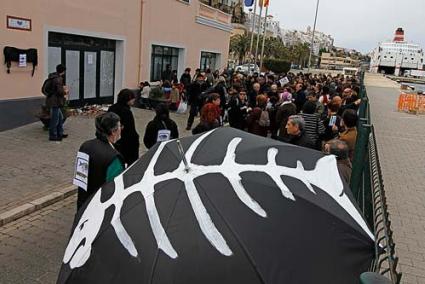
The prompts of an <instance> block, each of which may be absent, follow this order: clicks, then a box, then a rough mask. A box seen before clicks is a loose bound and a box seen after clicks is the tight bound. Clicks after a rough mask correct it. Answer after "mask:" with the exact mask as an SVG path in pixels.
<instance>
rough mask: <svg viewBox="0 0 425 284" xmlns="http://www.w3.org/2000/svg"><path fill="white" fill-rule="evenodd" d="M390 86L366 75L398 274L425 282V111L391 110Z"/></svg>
mask: <svg viewBox="0 0 425 284" xmlns="http://www.w3.org/2000/svg"><path fill="white" fill-rule="evenodd" d="M394 86H397V85H394V84H393V83H392V82H388V80H387V79H385V78H383V77H382V76H380V75H371V74H368V75H367V76H366V88H367V92H368V96H369V100H370V104H371V118H372V123H373V124H374V126H375V132H376V136H377V143H378V154H379V158H380V162H381V167H382V173H383V179H384V185H385V192H386V197H387V202H388V205H389V212H390V219H391V220H392V228H393V230H394V240H395V243H396V253H397V255H398V256H399V257H400V270H401V271H402V272H403V274H404V276H406V278H404V276H403V279H404V280H406V281H407V280H408V281H409V282H410V281H411V282H412V283H415V281H416V282H417V283H425V262H424V259H425V187H424V186H423V182H424V180H425V171H424V167H423V165H425V132H424V131H423V129H425V116H416V115H411V114H407V113H402V112H397V109H396V106H397V101H398V96H399V94H400V91H399V89H397V88H396V87H394ZM402 283H404V282H403V281H402Z"/></svg>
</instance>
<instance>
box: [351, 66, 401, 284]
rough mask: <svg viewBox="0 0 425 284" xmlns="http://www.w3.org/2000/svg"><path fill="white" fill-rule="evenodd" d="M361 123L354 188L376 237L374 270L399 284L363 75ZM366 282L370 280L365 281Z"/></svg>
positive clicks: (355, 159) (353, 190)
mask: <svg viewBox="0 0 425 284" xmlns="http://www.w3.org/2000/svg"><path fill="white" fill-rule="evenodd" d="M360 98H361V99H362V103H361V105H360V108H359V123H358V125H357V142H356V149H355V157H354V161H353V170H352V175H351V183H350V187H351V190H352V192H353V195H354V197H355V199H356V201H357V203H358V205H359V207H360V210H361V211H362V213H363V215H364V217H365V219H366V220H367V222H368V223H369V226H370V227H371V228H372V230H373V233H374V236H375V257H374V260H373V263H372V267H371V271H372V272H375V273H378V274H380V275H381V276H385V277H387V278H389V279H391V282H392V283H395V284H398V283H400V280H401V273H398V272H397V264H398V257H397V256H396V254H395V243H394V239H393V231H392V230H391V221H390V218H389V213H388V207H387V202H386V197H385V190H384V183H383V178H382V171H381V165H380V162H379V155H378V147H377V143H376V136H375V130H374V126H373V124H372V121H371V116H370V106H369V99H368V97H367V91H366V88H365V86H364V73H363V74H362V76H361V89H360ZM365 283H366V282H365Z"/></svg>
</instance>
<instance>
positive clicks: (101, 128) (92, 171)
mask: <svg viewBox="0 0 425 284" xmlns="http://www.w3.org/2000/svg"><path fill="white" fill-rule="evenodd" d="M95 125H96V138H95V139H92V140H89V141H86V142H84V143H83V144H82V145H81V147H80V149H79V152H80V153H82V154H83V155H85V156H87V157H86V159H84V160H80V159H78V158H77V165H76V169H79V168H81V169H82V173H81V174H82V175H86V174H87V182H86V183H84V182H82V183H79V184H78V185H79V188H78V197H77V209H79V208H81V206H83V204H84V203H85V202H86V201H87V200H88V199H89V198H90V197H91V196H92V195H93V194H95V193H96V192H97V191H98V190H99V188H100V187H101V186H102V185H103V184H104V183H105V182H109V181H112V180H113V179H114V178H115V177H116V176H118V175H119V174H121V173H122V172H123V171H124V167H125V166H124V158H123V157H122V156H121V154H120V153H119V152H118V151H117V150H116V149H115V148H114V146H113V145H114V144H116V143H117V142H118V141H119V140H120V138H121V123H120V117H119V116H118V115H117V114H115V113H113V112H107V113H104V114H101V115H99V116H97V117H96V119H95ZM80 155H81V154H79V156H80ZM83 161H87V163H88V165H87V164H85V163H83ZM81 163H83V165H84V166H85V167H82V165H81ZM74 180H75V179H74Z"/></svg>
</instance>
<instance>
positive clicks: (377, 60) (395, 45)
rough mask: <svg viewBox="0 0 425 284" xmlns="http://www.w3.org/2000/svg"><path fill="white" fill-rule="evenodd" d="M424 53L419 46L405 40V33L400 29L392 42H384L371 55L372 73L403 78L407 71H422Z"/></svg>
mask: <svg viewBox="0 0 425 284" xmlns="http://www.w3.org/2000/svg"><path fill="white" fill-rule="evenodd" d="M423 65H424V51H423V49H422V47H420V46H419V45H417V44H413V43H409V42H407V41H405V40H404V31H403V29H402V28H398V29H397V30H396V32H395V36H394V40H393V41H392V42H383V43H381V44H379V46H378V47H377V48H375V49H374V51H373V52H372V55H371V62H370V71H371V72H375V73H384V74H389V75H396V76H402V75H403V74H404V72H405V71H407V70H422V69H423Z"/></svg>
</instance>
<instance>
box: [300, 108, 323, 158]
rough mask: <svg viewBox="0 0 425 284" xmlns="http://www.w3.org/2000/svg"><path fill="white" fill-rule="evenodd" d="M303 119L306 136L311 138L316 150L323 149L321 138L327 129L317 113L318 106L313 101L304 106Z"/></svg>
mask: <svg viewBox="0 0 425 284" xmlns="http://www.w3.org/2000/svg"><path fill="white" fill-rule="evenodd" d="M302 117H303V119H304V130H305V134H306V135H307V136H308V137H309V138H310V140H311V141H312V142H313V144H314V145H316V147H315V149H316V150H321V149H322V144H321V139H320V137H321V136H322V135H323V134H324V133H325V127H324V126H323V123H322V121H321V120H320V116H319V114H318V113H316V104H315V103H314V102H311V101H307V102H306V103H305V104H304V106H303V112H302Z"/></svg>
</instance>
